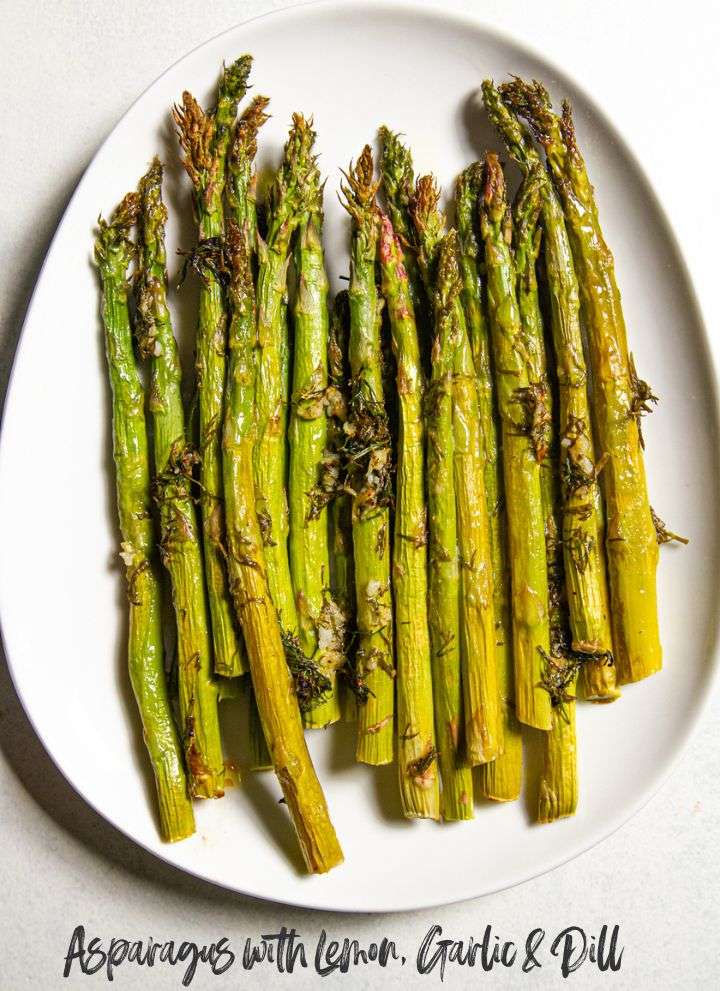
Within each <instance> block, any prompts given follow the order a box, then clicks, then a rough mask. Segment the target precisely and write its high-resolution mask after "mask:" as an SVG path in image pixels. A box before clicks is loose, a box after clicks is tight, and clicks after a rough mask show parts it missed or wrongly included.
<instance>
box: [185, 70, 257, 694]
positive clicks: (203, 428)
mask: <svg viewBox="0 0 720 991" xmlns="http://www.w3.org/2000/svg"><path fill="white" fill-rule="evenodd" d="M251 64H252V58H251V57H250V56H249V55H243V56H241V58H239V59H238V60H237V61H236V62H234V63H233V64H232V65H231V66H229V67H227V68H224V69H223V73H222V76H221V78H220V84H219V86H218V97H217V105H216V107H215V110H214V111H212V112H210V113H205V112H204V111H203V110H202V109H201V107H200V106H199V104H198V103H197V101H196V100H195V99H194V98H193V96H191V94H190V93H188V92H185V93H183V97H182V106H180V107H175V108H174V111H173V116H174V119H175V123H176V125H177V128H178V135H179V138H180V145H181V147H182V150H183V155H184V158H183V165H184V166H185V171H186V172H187V174H188V176H189V177H190V181H191V182H192V185H193V192H194V206H195V213H196V219H197V224H198V234H199V241H198V248H197V251H196V252H195V256H194V259H195V263H196V267H197V268H198V271H199V273H200V276H201V283H200V310H199V316H198V327H197V339H196V348H195V350H196V353H195V367H196V372H197V391H198V416H199V431H200V453H201V455H202V461H201V467H200V484H201V500H200V508H201V516H202V528H203V547H204V552H205V579H206V584H207V590H208V602H209V605H210V618H211V621H212V637H213V648H214V655H215V670H216V672H217V673H218V674H221V675H225V676H232V675H237V674H241V673H242V672H243V671H245V670H246V669H247V665H246V661H245V659H244V657H243V650H242V645H241V641H240V638H239V631H238V629H237V624H236V622H235V618H234V615H233V609H232V603H231V601H230V595H229V593H228V588H227V575H226V569H225V547H224V520H223V503H222V464H221V460H222V459H221V450H220V429H221V420H222V410H223V388H224V385H225V349H226V331H227V327H226V322H227V318H226V313H225V304H224V298H223V288H222V285H221V282H220V278H219V274H218V266H219V261H218V252H219V249H220V246H221V239H222V236H223V230H224V213H223V191H224V186H225V164H226V161H225V160H226V154H227V149H228V144H229V142H230V137H231V134H232V124H233V121H234V120H235V115H236V113H237V106H238V103H239V102H240V100H241V99H242V98H243V96H244V95H245V92H246V90H247V79H248V76H249V74H250V67H251Z"/></svg>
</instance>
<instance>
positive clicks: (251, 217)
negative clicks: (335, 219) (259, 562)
mask: <svg viewBox="0 0 720 991" xmlns="http://www.w3.org/2000/svg"><path fill="white" fill-rule="evenodd" d="M268 103H269V100H268V99H267V97H265V96H256V97H255V99H254V100H252V101H251V103H250V105H249V106H248V108H247V110H245V112H244V113H243V114H242V116H241V117H240V119H239V120H238V122H237V124H236V125H235V131H234V134H233V138H232V142H231V144H230V148H229V150H228V156H227V180H226V184H225V198H226V201H227V208H228V216H229V217H230V218H232V220H233V221H234V222H235V224H236V225H237V227H238V228H239V229H240V230H241V231H242V232H243V236H244V238H245V242H246V244H247V250H248V252H249V254H250V258H251V262H253V261H256V259H257V253H258V232H257V175H256V173H255V171H254V168H253V163H254V161H255V155H256V153H257V135H258V131H259V130H260V128H261V127H262V126H263V124H264V123H265V122H266V121H267V119H268V115H267V114H266V113H265V110H266V109H267V105H268ZM247 701H248V740H249V746H250V767H251V769H252V770H253V771H264V770H268V769H269V768H271V767H272V760H271V758H270V752H269V751H268V748H267V743H266V742H265V737H264V735H263V731H262V723H261V721H260V713H259V712H258V707H257V699H256V698H255V690H254V688H253V687H252V680H251V681H250V684H249V686H248V693H247Z"/></svg>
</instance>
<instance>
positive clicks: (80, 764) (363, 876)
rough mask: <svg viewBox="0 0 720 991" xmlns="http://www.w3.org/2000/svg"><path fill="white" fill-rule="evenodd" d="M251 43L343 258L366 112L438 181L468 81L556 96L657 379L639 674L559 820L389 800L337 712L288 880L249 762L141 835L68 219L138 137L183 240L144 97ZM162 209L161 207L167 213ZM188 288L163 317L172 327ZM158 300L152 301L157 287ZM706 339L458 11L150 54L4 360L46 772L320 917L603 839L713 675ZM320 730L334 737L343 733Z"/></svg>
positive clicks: (636, 215)
mask: <svg viewBox="0 0 720 991" xmlns="http://www.w3.org/2000/svg"><path fill="white" fill-rule="evenodd" d="M244 51H250V52H252V53H253V54H254V56H255V68H254V72H253V84H254V92H256V93H260V92H262V93H268V94H269V95H270V96H271V97H272V104H271V109H272V112H273V118H272V120H271V121H270V123H269V124H268V126H267V127H266V128H265V131H264V133H263V135H262V143H261V146H262V154H261V160H262V162H264V163H268V162H270V161H276V160H277V155H278V152H279V150H280V147H281V144H282V141H283V138H284V135H285V133H286V130H287V126H288V122H289V119H290V115H291V112H292V111H293V110H296V109H300V110H303V111H305V112H306V113H313V114H314V116H315V123H316V126H317V131H318V135H319V138H318V143H319V150H320V151H321V153H322V160H321V161H322V166H323V168H324V169H325V171H326V173H327V175H328V186H327V195H326V207H327V231H326V242H327V248H328V254H329V258H330V266H331V269H332V276H333V278H334V279H335V280H337V277H338V275H339V274H341V273H342V272H343V271H346V270H347V260H346V246H347V229H346V228H347V224H346V218H345V216H344V213H343V211H342V210H341V208H340V207H339V205H338V203H337V200H336V196H335V189H336V187H337V182H338V167H339V166H346V165H347V163H348V160H349V159H350V158H351V157H352V156H355V155H356V154H357V153H358V151H359V150H360V148H361V147H362V145H363V144H364V142H365V141H367V140H372V139H373V137H374V135H375V133H376V129H377V126H378V124H380V123H382V122H385V123H387V124H389V125H390V126H392V127H393V128H397V129H399V130H402V131H403V132H404V133H405V134H406V135H407V139H408V141H409V143H410V145H411V146H412V148H413V151H414V154H415V160H416V165H417V167H418V169H420V170H425V171H428V170H433V171H435V172H436V174H437V175H438V177H439V179H440V181H441V182H442V183H443V185H444V186H445V188H446V189H449V188H450V187H451V183H452V181H453V178H454V177H455V175H456V174H457V172H458V170H459V169H460V168H461V167H462V166H463V165H464V164H466V163H467V162H469V161H471V160H472V159H474V158H476V157H478V155H479V154H481V153H482V151H483V150H484V148H485V146H486V144H489V145H490V146H491V147H499V146H498V142H497V140H496V139H495V137H494V136H493V135H492V134H491V133H490V131H489V128H488V126H487V124H486V122H485V120H484V119H483V115H482V113H481V112H480V111H479V110H478V105H477V101H476V99H475V93H476V90H477V87H478V85H479V83H480V81H481V80H482V79H483V78H485V77H486V76H494V77H496V78H503V77H505V75H506V74H507V73H508V72H516V73H519V74H521V75H523V76H537V77H538V78H541V79H543V80H545V81H546V82H547V83H548V84H549V85H550V88H551V90H552V91H553V93H554V94H555V95H556V96H557V97H558V98H560V97H561V96H564V95H567V96H570V97H571V98H572V100H573V103H574V106H575V111H576V115H577V125H578V131H579V135H580V141H581V146H582V148H583V150H584V151H585V153H586V156H587V159H588V163H589V167H590V173H591V175H592V177H593V179H594V181H595V183H596V186H597V190H598V196H599V199H600V205H601V213H602V218H603V225H604V228H605V231H606V234H607V237H608V240H609V242H610V244H611V245H612V247H613V249H614V251H615V256H616V260H617V269H618V275H619V280H620V285H621V287H622V290H623V298H624V303H625V312H626V316H627V321H628V326H629V328H630V335H631V341H632V347H633V350H634V352H635V355H636V358H637V364H638V368H639V369H640V370H641V372H642V374H643V375H644V376H645V377H647V379H648V380H649V381H650V382H651V383H652V384H653V385H654V386H655V388H656V391H657V392H658V393H659V394H660V396H662V404H661V406H660V407H659V409H658V411H657V412H656V413H655V414H654V416H653V417H652V418H651V419H650V420H649V421H646V425H645V433H646V437H647V447H648V450H647V464H648V472H649V478H650V488H651V491H652V498H653V502H654V504H655V506H656V508H657V510H658V512H659V513H660V514H661V515H662V516H663V517H664V518H666V519H667V520H668V521H669V522H670V523H671V525H672V526H673V528H675V529H677V530H679V531H680V532H682V533H686V534H688V535H689V536H690V537H691V538H692V543H691V544H690V546H689V547H688V548H687V549H685V550H681V549H679V548H664V549H663V552H662V566H661V569H660V603H661V623H662V634H663V642H664V646H665V658H666V660H665V669H664V671H663V672H662V674H660V675H659V676H658V677H655V678H652V679H651V680H650V681H648V682H646V683H644V684H639V685H636V686H634V687H630V688H627V689H626V690H625V692H624V696H623V699H622V700H621V701H620V702H619V703H617V704H615V705H613V706H609V707H604V708H603V707H592V706H581V707H580V710H579V713H578V733H579V746H580V765H581V782H582V794H581V803H580V809H579V812H578V814H577V816H575V818H574V819H571V820H566V821H564V822H561V823H557V824H555V825H553V826H545V827H538V826H535V825H533V824H532V816H531V810H530V809H529V807H528V805H526V804H525V803H524V802H522V801H521V802H519V803H516V804H514V805H506V806H502V805H495V806H493V805H491V804H490V803H484V804H483V805H482V807H478V809H477V817H476V819H475V820H474V821H473V822H471V823H462V824H456V825H449V826H443V827H440V826H437V825H436V824H432V823H407V822H403V821H402V820H401V819H400V818H399V813H398V807H397V799H396V794H395V782H394V771H393V769H383V770H380V771H377V770H370V769H368V768H364V767H360V766H357V765H355V764H354V763H353V762H352V760H351V755H350V750H349V748H348V746H347V745H346V744H348V743H349V739H348V735H349V733H351V730H348V729H347V728H345V729H344V730H343V729H341V730H335V731H333V732H332V733H327V734H322V733H315V734H311V735H310V742H311V748H312V752H313V757H314V759H315V761H316V762H317V765H318V770H319V772H320V776H321V779H322V781H323V783H324V785H325V788H326V790H327V796H328V800H329V803H330V808H331V812H332V816H333V819H334V821H335V824H336V827H337V831H338V834H339V836H340V839H341V842H342V845H343V848H344V851H345V856H346V862H345V864H344V866H342V867H341V868H339V869H337V870H334V871H332V872H331V873H330V874H329V875H328V876H325V877H307V876H304V875H303V873H302V871H301V867H300V864H299V859H298V855H297V851H296V845H295V841H294V837H293V834H292V831H291V829H290V826H289V823H288V820H287V816H286V811H285V808H284V807H283V806H279V805H278V804H277V799H278V798H279V797H280V791H279V788H278V786H277V784H276V781H275V779H274V777H273V776H272V775H260V776H258V775H255V776H253V777H248V779H247V783H246V785H245V786H244V787H243V788H240V789H236V790H234V791H232V792H231V793H229V794H228V796H227V797H226V798H225V799H224V800H223V801H222V802H215V803H207V802H206V803H204V804H200V805H198V808H197V821H198V833H197V835H196V836H195V837H194V838H192V839H191V840H188V841H186V842H184V843H181V844H177V845H175V846H164V845H163V844H161V843H160V842H159V840H158V836H157V831H156V826H155V820H154V812H153V800H152V791H151V788H150V787H149V785H148V781H147V772H146V764H145V758H144V754H143V751H142V745H141V742H140V740H139V735H138V726H137V718H136V713H135V710H134V705H133V702H132V699H131V697H130V694H129V691H128V687H127V678H126V673H125V670H124V661H123V657H124V649H125V647H124V642H123V613H124V610H123V596H124V591H123V586H122V582H121V579H120V577H119V574H118V571H117V568H116V543H117V538H116V524H115V505H114V493H113V477H112V471H111V461H110V444H109V429H108V423H109V418H108V391H107V386H106V379H105V367H104V357H103V351H102V344H101V330H100V325H99V323H98V310H97V306H98V301H97V299H98V294H97V286H96V281H95V274H94V271H93V269H92V267H91V264H90V254H91V243H92V240H91V239H92V229H93V223H94V220H95V218H96V217H97V215H98V212H99V211H103V212H104V213H107V212H108V211H109V210H110V209H111V208H112V207H113V205H114V204H115V203H116V202H117V201H118V200H119V199H120V197H121V195H122V194H123V193H124V192H125V191H126V190H127V189H129V188H130V187H132V186H133V185H134V183H135V181H136V179H137V177H138V176H139V175H140V174H141V173H142V171H143V170H144V169H145V167H146V164H147V162H148V160H149V159H150V157H151V156H152V155H153V153H154V152H156V151H157V150H160V151H161V153H162V154H163V157H164V158H165V159H167V160H168V161H170V162H171V163H172V165H171V167H170V169H169V176H168V189H167V198H168V200H169V204H170V208H171V211H172V216H173V220H172V224H171V231H170V234H171V238H172V241H171V248H172V249H174V248H175V247H176V246H178V245H180V244H182V245H184V246H185V247H187V246H189V245H190V244H191V242H192V228H191V224H190V219H189V217H190V215H189V209H188V185H187V182H186V181H185V179H184V178H183V177H182V175H181V173H180V169H179V167H178V165H177V153H176V147H175V139H174V137H173V136H172V133H171V130H170V125H169V115H168V110H169V107H170V106H171V104H172V103H173V102H174V101H175V100H177V99H178V97H179V95H180V94H181V92H182V90H183V89H184V88H189V89H191V90H192V91H193V92H194V93H195V94H196V95H197V96H198V97H200V98H202V99H206V100H208V101H209V100H210V99H211V94H212V89H213V86H214V84H215V81H216V78H217V74H218V70H219V68H220V65H221V64H222V62H223V60H224V61H226V62H227V61H230V60H232V59H233V58H235V57H237V55H239V54H240V53H242V52H244ZM180 206H182V208H183V214H182V218H183V219H182V221H180V220H178V216H179V207H180ZM192 302H193V299H192V291H191V290H188V291H187V292H186V293H185V303H183V309H178V310H177V324H178V326H177V330H178V332H179V334H180V335H181V336H182V337H183V338H184V339H186V340H190V339H191V335H192V324H193V316H192ZM175 305H176V306H177V305H178V304H177V302H176V304H175ZM710 369H711V362H710V360H709V356H708V350H707V342H706V339H705V336H704V332H703V329H702V325H701V322H700V319H699V316H698V313H697V309H696V305H695V301H694V296H693V292H692V288H691V286H690V283H689V279H688V276H687V273H686V272H685V269H684V266H683V263H682V260H681V258H680V257H679V255H678V251H677V249H676V246H675V242H674V239H673V236H672V234H671V232H670V231H669V229H668V226H667V224H666V222H665V220H664V217H663V214H662V212H661V210H660V207H659V206H658V204H657V202H656V201H655V198H654V196H653V193H652V190H651V189H650V188H649V186H648V184H647V182H646V180H645V178H644V177H643V174H642V172H641V170H640V167H639V166H638V164H637V163H636V162H635V160H634V159H633V157H632V155H631V154H630V152H629V151H628V149H627V148H626V147H625V145H623V143H622V142H621V141H620V140H619V139H618V136H617V135H616V133H615V132H614V130H613V129H612V127H611V126H610V125H609V124H608V122H607V121H606V120H605V119H604V117H603V116H602V114H601V112H600V111H599V110H598V109H597V108H596V107H594V106H593V105H592V104H591V103H590V102H589V101H588V99H587V98H586V97H585V96H583V94H582V92H581V91H580V90H579V89H578V88H577V86H576V85H574V84H573V83H572V82H571V81H570V80H568V79H567V78H565V77H563V76H562V75H561V74H560V72H559V71H558V70H557V69H556V68H555V67H553V66H551V65H548V64H546V63H545V62H543V60H542V59H540V58H539V57H537V56H534V55H532V54H530V53H528V52H527V51H526V50H525V49H522V48H519V47H518V46H517V45H516V44H514V43H513V42H512V41H511V40H509V39H507V38H504V37H501V36H499V35H497V34H495V33H491V32H489V31H487V30H485V29H483V28H482V27H481V26H480V25H479V24H478V23H476V22H474V21H472V20H468V19H461V18H457V17H449V16H446V15H444V14H441V13H439V12H433V11H431V10H428V9H427V8H424V9H413V8H412V7H410V6H408V5H406V4H403V3H401V4H397V3H377V4H374V3H373V4H368V3H354V2H353V3H342V4H340V3H333V4H317V5H312V6H305V7H300V8H295V9H290V10H286V11H283V12H282V13H279V14H275V15H271V16H267V17H263V18H260V19H258V20H255V21H251V22H249V23H247V24H244V25H241V26H240V27H237V28H234V29H233V30H231V31H229V32H227V33H226V34H224V35H222V36H221V37H219V38H216V39H215V40H213V41H211V42H209V43H207V44H206V45H203V46H202V47H201V48H199V49H197V50H196V51H194V52H192V53H190V54H189V55H188V56H187V57H186V58H184V59H183V60H182V61H181V62H179V63H177V64H176V65H174V66H173V67H172V68H171V69H169V70H168V72H166V73H165V75H164V76H162V77H161V78H160V79H159V80H158V81H157V82H156V83H154V84H153V85H152V86H151V87H150V89H149V90H147V92H146V93H144V94H143V96H142V97H141V98H140V99H139V100H138V102H137V103H136V104H135V105H134V106H133V107H132V108H131V110H130V111H129V112H128V113H127V115H126V116H125V117H124V118H123V119H122V120H121V121H120V123H119V124H118V125H117V127H116V128H115V130H114V131H113V132H112V134H111V135H110V137H109V138H108V139H107V141H106V142H105V144H104V145H103V146H102V148H101V149H100V150H99V152H98V153H97V155H96V157H95V159H94V161H93V163H92V165H91V166H90V168H89V169H88V171H87V172H86V174H85V176H84V177H83V179H82V181H81V183H80V185H79V187H78V189H77V191H76V193H75V195H74V197H73V199H72V202H71V204H70V206H69V207H68V209H67V212H66V214H65V217H64V218H63V221H62V223H61V224H60V227H59V230H58V232H57V235H56V237H55V240H54V242H53V245H52V247H51V249H50V252H49V254H48V258H47V260H46V263H45V266H44V268H43V271H42V274H41V276H40V279H39V282H38V286H37V289H36V291H35V295H34V297H33V301H32V305H31V307H30V311H29V313H28V317H27V321H26V324H25V329H24V332H23V336H22V341H21V345H20V348H19V351H18V356H17V360H16V363H15V368H14V371H13V378H12V387H11V389H10V393H9V397H8V400H7V406H6V411H5V423H4V431H3V435H2V448H1V451H0V472H1V476H0V478H1V484H0V540H1V542H2V558H1V561H0V602H1V604H2V620H3V635H4V638H5V644H6V647H7V654H8V657H9V661H10V665H11V670H12V675H13V679H14V681H15V684H16V686H17V690H18V693H19V695H20V697H21V698H22V700H23V704H24V705H25V707H26V709H27V712H28V714H29V716H30V718H31V719H32V722H33V724H34V726H35V728H36V729H37V732H38V734H39V735H40V737H41V738H42V740H43V742H44V744H45V747H46V748H47V750H48V753H49V754H50V755H51V756H52V758H53V759H54V761H55V762H56V764H57V766H58V767H59V768H60V769H61V771H62V772H63V773H64V774H65V775H66V776H67V778H68V779H69V781H71V782H72V784H73V785H74V787H75V788H76V789H77V790H78V792H80V794H81V795H83V796H84V797H85V799H86V800H87V801H88V802H89V803H90V804H92V805H93V806H94V808H96V809H97V810H98V811H99V812H100V813H101V814H102V815H104V816H105V817H106V818H107V819H108V820H109V821H110V822H112V823H113V824H114V825H116V826H117V827H118V828H119V829H121V830H123V831H124V832H125V833H126V834H127V835H128V836H130V837H132V838H133V839H134V840H136V841H137V842H138V843H140V844H142V845H143V846H144V847H146V848H147V849H148V850H151V851H153V852H154V853H156V854H157V855H158V856H160V857H162V858H164V859H166V860H167V861H169V862H170V863H173V864H175V865H176V866H178V867H180V868H182V869H184V870H186V871H188V872H191V873H193V874H196V875H198V876H200V877H203V878H207V879H208V880H210V881H214V882H216V883H218V884H221V885H224V886H226V887H228V888H232V889H235V890H237V891H242V892H247V893H250V894H253V895H258V896H262V897H265V898H271V899H274V900H277V901H282V902H287V903H292V904H299V905H305V906H312V907H318V908H326V909H341V910H370V911H383V910H393V909H412V908H418V907H422V906H428V905H433V904H439V903H444V902H450V901H455V900H459V899H462V898H468V897H472V896H475V895H480V894H483V893H486V892H490V891H494V890H497V889H500V888H504V887H507V886H509V885H513V884H516V883H518V882H521V881H523V880H526V879H528V878H530V877H533V876H534V875H537V874H539V873H541V872H543V871H546V870H549V869H550V868H552V867H554V866H556V865H558V864H561V863H563V862H564V861H566V860H569V859H570V858H571V857H574V856H576V855H577V854H578V853H580V852H582V851H584V850H586V849H588V848H589V847H590V846H592V845H593V844H594V843H596V842H597V841H599V840H601V839H603V838H604V837H606V836H607V835H608V834H610V833H611V832H612V831H613V830H614V829H616V828H617V827H618V826H619V825H620V824H621V823H622V822H624V821H625V820H626V819H627V818H628V817H629V816H630V815H631V814H632V813H633V812H634V811H635V810H637V809H638V808H639V807H640V806H641V805H642V804H643V803H644V802H645V801H646V800H647V799H648V798H649V797H650V795H651V794H652V792H653V791H654V790H655V789H656V788H657V787H658V785H659V783H660V781H661V780H662V778H663V777H664V776H665V775H666V774H667V772H668V770H669V767H670V766H671V763H672V761H673V760H674V759H675V758H676V757H677V755H678V753H679V752H680V750H681V748H682V746H683V744H684V742H685V740H686V739H687V736H688V733H689V731H690V729H691V728H692V726H693V725H694V724H695V722H696V721H697V718H698V714H699V709H700V705H701V703H702V700H703V698H704V697H706V695H707V693H708V691H709V688H710V680H711V674H712V670H713V664H712V654H713V649H714V642H715V627H716V619H715V614H716V599H717V587H718V563H719V553H718V523H717V514H716V507H717V504H718V484H717V479H718V457H717V455H718V447H717V441H716V438H717V429H718V419H717V409H716V403H715V393H714V386H713V382H712V373H711V370H710ZM343 735H344V736H345V739H344V740H343Z"/></svg>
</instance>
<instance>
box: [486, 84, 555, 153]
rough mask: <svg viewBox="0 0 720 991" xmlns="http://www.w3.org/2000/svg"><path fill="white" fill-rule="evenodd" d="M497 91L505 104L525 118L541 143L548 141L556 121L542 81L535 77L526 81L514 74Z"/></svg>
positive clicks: (548, 95)
mask: <svg viewBox="0 0 720 991" xmlns="http://www.w3.org/2000/svg"><path fill="white" fill-rule="evenodd" d="M499 92H500V96H501V98H502V100H503V102H504V103H505V104H506V106H508V107H509V108H510V109H511V110H513V111H514V112H515V113H517V114H519V115H520V116H521V117H524V118H525V120H527V122H528V124H529V125H530V127H531V128H532V130H533V133H534V134H535V137H536V138H537V139H538V141H540V143H541V144H546V143H547V142H548V141H550V139H551V136H552V132H553V131H554V130H555V129H556V128H557V124H558V121H557V117H556V116H555V114H554V113H553V111H552V103H551V101H550V94H549V93H548V91H547V90H546V89H545V87H544V86H543V84H542V83H540V82H538V80H537V79H533V81H532V82H530V83H528V82H526V81H525V80H523V79H520V77H519V76H514V77H513V79H512V81H511V82H507V83H503V84H502V85H501V86H500V90H499Z"/></svg>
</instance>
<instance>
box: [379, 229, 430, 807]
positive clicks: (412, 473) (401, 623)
mask: <svg viewBox="0 0 720 991" xmlns="http://www.w3.org/2000/svg"><path fill="white" fill-rule="evenodd" d="M378 250H379V257H380V271H381V275H382V288H383V295H384V297H385V301H386V304H387V308H388V315H389V319H390V331H391V335H392V346H393V351H394V354H395V358H396V361H397V391H398V397H399V406H400V417H399V443H398V456H397V483H396V500H395V533H394V537H393V564H392V579H393V593H394V604H395V652H396V664H397V754H398V773H399V778H400V798H401V801H402V807H403V813H404V815H405V816H406V817H407V818H421V819H438V818H439V817H440V792H439V786H438V777H437V774H436V771H435V762H436V758H437V750H436V748H435V726H434V714H433V692H432V670H431V660H430V634H429V630H428V626H427V621H426V619H425V615H426V608H427V596H428V574H427V511H426V508H425V457H424V449H425V426H424V423H423V409H422V407H423V397H424V394H425V376H424V374H423V370H422V365H421V362H420V347H419V343H418V334H417V327H416V324H415V311H414V308H413V301H412V296H411V293H410V284H409V279H408V274H407V271H406V270H405V266H404V262H403V251H402V248H401V246H400V241H399V240H398V238H397V236H396V234H395V232H394V230H393V227H392V224H391V222H390V218H389V217H388V216H387V215H386V214H381V218H380V239H379V244H378Z"/></svg>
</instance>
